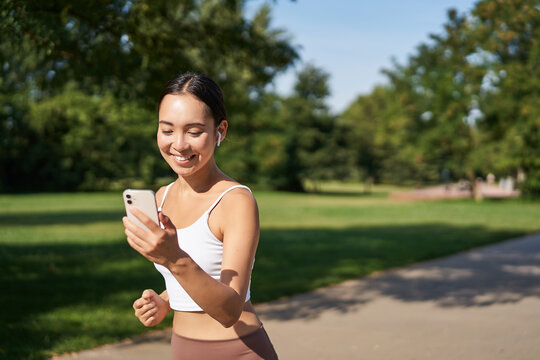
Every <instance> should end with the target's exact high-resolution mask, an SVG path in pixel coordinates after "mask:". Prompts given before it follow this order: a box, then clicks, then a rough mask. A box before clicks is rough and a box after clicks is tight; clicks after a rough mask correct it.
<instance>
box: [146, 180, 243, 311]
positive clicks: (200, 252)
mask: <svg viewBox="0 0 540 360" xmlns="http://www.w3.org/2000/svg"><path fill="white" fill-rule="evenodd" d="M172 184H173V183H170V184H169V185H168V186H167V188H166V189H165V194H163V200H162V201H161V205H160V206H159V208H158V211H161V209H162V208H163V204H164V203H165V197H166V196H167V192H168V191H169V188H170V187H171V185H172ZM236 188H244V189H247V190H248V191H250V192H251V190H250V189H249V188H248V187H247V186H244V185H234V186H231V187H230V188H228V189H227V190H225V191H224V192H223V193H222V194H221V195H220V196H219V197H218V198H217V200H216V201H215V202H214V203H213V204H212V206H210V208H209V209H208V210H206V211H205V212H204V213H203V214H202V216H201V217H200V218H199V219H197V221H195V222H194V223H193V224H191V225H189V226H188V227H185V228H183V229H177V230H176V231H177V237H178V245H179V246H180V248H181V249H182V250H184V251H185V252H186V253H187V254H188V255H189V256H190V257H191V258H192V259H193V261H195V262H196V263H197V265H199V266H200V267H201V269H203V270H204V271H205V272H206V273H207V274H208V275H210V276H211V277H213V278H214V279H216V280H218V281H219V280H220V275H221V261H222V258H223V242H222V241H220V240H219V239H218V238H216V237H215V235H214V234H213V233H212V231H211V230H210V228H209V227H208V217H209V216H210V212H211V211H212V209H214V207H215V206H216V205H217V204H218V203H219V201H220V200H221V199H222V198H223V196H225V194H227V193H228V192H229V191H231V190H233V189H236ZM161 226H162V227H163V225H161ZM154 266H155V267H156V269H157V270H158V271H159V272H160V273H161V275H163V277H164V278H165V286H166V288H167V293H168V294H169V304H170V306H171V309H173V310H177V311H203V309H202V308H201V307H200V306H199V305H198V304H197V303H196V302H195V301H193V299H192V298H191V297H190V296H189V295H188V293H187V292H186V291H185V290H184V288H183V287H182V285H180V283H179V282H178V281H177V280H176V279H175V278H174V276H173V275H172V274H171V272H170V271H169V269H167V268H166V267H164V266H162V265H159V264H156V263H154ZM250 287H251V279H250V280H249V287H248V291H247V294H246V301H248V300H249V299H250V296H251V292H250Z"/></svg>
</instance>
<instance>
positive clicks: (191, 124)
mask: <svg viewBox="0 0 540 360" xmlns="http://www.w3.org/2000/svg"><path fill="white" fill-rule="evenodd" d="M159 123H160V124H165V125H170V126H174V124H173V123H172V122H170V121H166V120H159ZM186 126H202V127H205V126H206V125H205V124H203V123H199V122H192V123H189V124H186Z"/></svg>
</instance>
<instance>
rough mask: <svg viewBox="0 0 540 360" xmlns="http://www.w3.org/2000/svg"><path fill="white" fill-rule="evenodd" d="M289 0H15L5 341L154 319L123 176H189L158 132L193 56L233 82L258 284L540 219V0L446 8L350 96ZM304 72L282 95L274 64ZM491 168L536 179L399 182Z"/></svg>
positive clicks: (405, 256) (344, 274)
mask: <svg viewBox="0 0 540 360" xmlns="http://www.w3.org/2000/svg"><path fill="white" fill-rule="evenodd" d="M255 5H256V6H255ZM294 5H295V2H292V3H291V4H288V6H294ZM277 6H279V3H274V2H268V3H265V2H259V3H257V4H253V3H252V2H249V1H247V2H246V1H210V0H203V1H188V0H176V1H161V0H158V1H129V0H118V1H112V0H102V1H88V2H80V3H79V2H70V1H44V2H34V1H16V0H8V1H4V2H2V5H0V16H1V18H0V21H1V23H0V26H1V30H2V35H3V36H2V39H1V40H0V65H1V66H0V74H1V77H0V79H1V82H0V126H1V130H0V163H1V173H0V192H1V193H3V194H4V195H0V225H1V227H0V235H1V240H0V258H1V259H2V262H3V265H4V266H5V268H4V269H5V271H3V272H2V275H1V277H0V280H1V284H2V287H3V289H5V291H4V294H3V295H2V298H1V302H2V306H3V307H4V308H5V309H11V311H6V312H4V313H3V314H2V315H1V316H2V323H3V324H6V326H3V327H2V329H1V330H0V331H1V333H2V336H1V338H2V340H1V342H0V357H1V356H5V357H6V358H43V357H46V356H50V355H51V354H53V353H61V352H66V351H76V350H80V349H83V348H88V347H92V346H96V345H98V344H102V343H107V342H112V341H117V340H120V339H122V338H125V337H128V336H133V335H134V334H137V333H140V332H142V331H144V330H145V329H144V328H143V327H142V326H140V325H139V324H137V321H136V319H134V318H133V316H132V314H131V311H130V306H131V302H132V300H133V299H134V298H135V297H136V296H137V295H138V294H139V292H140V291H141V290H142V289H144V288H146V287H156V288H159V287H160V286H162V283H161V282H162V281H161V279H160V278H159V277H158V275H159V274H157V275H156V274H155V273H154V271H153V270H152V267H151V264H148V263H147V262H145V261H144V260H143V259H140V257H138V256H136V254H135V253H134V252H132V251H131V250H130V249H129V247H128V246H127V244H126V243H125V239H123V236H122V227H121V223H120V218H121V216H122V213H123V211H122V202H121V198H120V195H119V193H120V191H121V190H123V189H124V188H126V187H149V188H153V189H156V188H157V187H159V186H162V185H164V184H167V183H168V182H169V181H171V180H172V179H173V175H174V174H172V173H171V172H170V169H169V168H168V167H167V165H166V163H165V162H163V161H162V160H161V158H160V155H159V151H158V149H157V147H156V145H155V131H156V121H155V120H156V110H157V104H156V99H158V98H159V95H160V93H161V90H162V88H163V86H164V84H165V83H166V82H167V81H168V80H169V79H170V78H171V76H172V75H174V74H177V73H179V72H182V71H185V70H194V71H201V72H204V73H206V74H208V75H210V76H211V77H213V78H215V79H216V80H217V82H218V83H219V84H220V86H222V88H223V91H224V94H225V100H226V105H227V108H228V115H229V116H228V117H229V121H230V124H231V129H230V132H229V134H228V137H227V139H226V141H225V142H224V144H223V146H222V147H220V148H219V151H217V155H216V156H217V162H218V164H219V166H220V167H221V168H222V169H223V170H224V171H225V172H226V173H228V174H230V175H231V176H232V177H234V178H236V179H237V180H238V181H240V182H242V183H246V184H249V185H250V186H252V188H253V189H254V190H255V195H256V197H257V200H258V202H259V205H260V207H261V216H262V222H261V226H262V232H261V245H260V248H259V252H258V255H257V262H256V268H255V269H256V270H255V273H254V284H255V286H256V288H254V293H255V294H259V295H258V298H257V297H255V299H256V301H259V302H263V301H270V300H274V299H277V298H279V297H282V296H288V295H292V294H294V293H298V292H304V291H309V290H312V289H314V288H317V287H320V286H324V285H328V284H332V283H336V282H339V281H342V280H345V279H348V278H353V277H359V276H363V275H366V274H369V273H372V272H374V271H378V270H384V269H388V268H390V267H395V266H402V265H405V264H410V263H414V262H418V261H422V260H426V259H430V258H434V257H440V256H444V255H447V254H451V253H455V252H457V251H461V250H465V249H468V248H471V247H475V246H480V245H484V244H487V243H491V242H495V241H501V240H504V239H507V238H510V237H513V236H518V235H522V234H525V233H530V232H534V231H538V229H539V225H538V217H539V214H540V204H539V203H538V201H537V200H535V199H536V198H537V197H538V196H539V194H540V157H539V156H538V155H539V152H540V147H539V146H538V144H539V143H540V80H539V79H540V8H539V7H538V5H537V3H536V2H535V1H532V0H529V1H526V0H484V1H479V2H476V3H474V5H473V6H471V8H470V10H467V11H465V12H459V11H457V10H455V9H448V12H447V17H446V20H445V22H444V23H443V24H441V28H440V31H439V32H438V33H434V34H430V35H427V34H426V38H425V40H424V41H423V42H420V43H419V44H418V45H417V46H416V47H415V48H413V49H411V50H410V51H411V52H410V55H409V56H408V57H407V58H406V59H403V60H402V61H401V62H399V61H397V60H396V61H394V62H393V63H390V64H389V65H388V66H387V67H386V68H384V69H382V74H384V76H385V78H386V81H385V82H384V83H382V84H379V85H377V86H376V87H374V88H373V89H371V90H370V91H367V92H364V93H363V94H362V95H358V96H357V97H356V98H355V99H353V101H352V102H351V103H350V104H348V105H346V106H345V107H344V109H343V110H342V111H336V110H335V109H332V108H331V106H330V105H329V98H330V95H331V92H330V87H329V81H330V75H329V73H328V72H327V70H326V69H325V68H323V67H321V66H318V65H317V64H316V63H314V62H310V61H302V59H301V57H300V53H301V49H300V47H299V46H298V44H296V43H295V41H294V36H293V35H294V34H290V33H289V32H288V31H287V29H280V28H276V27H274V26H273V22H272V14H273V9H272V8H273V7H277ZM351 46H354V45H351ZM366 56H369V55H366ZM290 69H294V72H293V73H294V79H293V81H292V91H290V92H289V93H287V94H283V93H282V92H279V91H277V89H276V79H277V77H278V76H279V75H280V74H283V73H286V72H287V71H290ZM359 92H360V89H359ZM488 174H493V175H494V176H495V177H496V178H497V179H501V178H505V179H506V178H508V177H511V178H513V179H514V180H515V184H516V187H518V189H519V190H520V193H521V198H518V199H511V200H506V201H494V200H489V199H485V200H484V201H482V202H475V201H473V200H471V199H461V200H452V201H449V200H441V201H434V202H429V203H410V202H407V203H403V202H395V201H391V200H389V199H388V196H389V194H391V193H392V192H395V191H398V190H399V191H403V190H408V189H411V188H413V187H414V188H417V187H425V186H431V185H437V184H440V183H442V182H448V183H454V182H458V181H461V183H467V184H469V186H470V187H471V190H472V191H475V189H476V184H477V181H476V180H477V179H478V178H484V179H485V178H486V177H487V175H488ZM113 274H114V275H113ZM288 274H294V276H289V275H288ZM284 279H286V281H284ZM28 342H29V343H31V344H32V345H28Z"/></svg>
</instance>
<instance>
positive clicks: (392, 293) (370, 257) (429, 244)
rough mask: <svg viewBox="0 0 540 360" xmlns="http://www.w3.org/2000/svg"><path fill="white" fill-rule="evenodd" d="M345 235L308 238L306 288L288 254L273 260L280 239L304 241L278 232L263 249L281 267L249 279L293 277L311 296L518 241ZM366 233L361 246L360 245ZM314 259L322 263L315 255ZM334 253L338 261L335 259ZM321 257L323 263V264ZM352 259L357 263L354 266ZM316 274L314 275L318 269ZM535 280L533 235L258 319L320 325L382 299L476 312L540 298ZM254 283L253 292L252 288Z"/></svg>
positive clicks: (422, 230)
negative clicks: (332, 313) (323, 318)
mask: <svg viewBox="0 0 540 360" xmlns="http://www.w3.org/2000/svg"><path fill="white" fill-rule="evenodd" d="M348 231H353V229H350V230H348ZM348 231H345V232H343V233H339V234H336V232H334V231H327V230H321V231H318V234H315V233H313V234H311V236H312V238H313V239H315V242H314V243H313V244H311V246H309V245H308V244H305V246H302V245H300V246H298V248H297V249H295V250H296V251H297V252H303V254H304V256H303V259H300V258H298V259H297V260H296V261H298V262H299V263H301V264H302V265H301V267H302V268H301V270H300V273H302V272H303V271H304V270H305V269H306V268H308V267H311V268H313V270H312V271H311V274H312V276H313V277H312V278H311V279H310V280H311V281H302V280H301V278H298V277H297V276H296V274H297V273H298V267H299V266H298V265H292V263H293V262H295V260H293V259H292V258H291V256H290V255H286V254H284V253H283V252H284V251H285V250H284V251H283V252H282V254H281V256H282V257H284V258H285V259H284V260H281V261H279V260H276V259H277V258H279V255H278V254H277V252H280V250H277V248H279V247H280V246H281V247H283V248H284V249H287V246H284V245H283V244H284V243H287V242H288V241H290V240H287V239H285V238H289V239H293V238H295V237H302V236H303V235H305V234H304V233H303V232H301V231H299V232H296V231H291V232H288V233H286V234H282V233H281V231H278V233H279V235H277V236H278V237H279V236H283V235H284V238H283V240H282V242H283V243H282V244H279V243H276V242H275V240H274V241H273V242H272V244H266V246H267V247H272V248H274V247H275V248H276V249H273V250H272V251H275V252H276V254H275V255H274V256H272V257H268V260H270V259H274V260H273V261H275V262H280V264H279V266H273V268H272V269H270V268H268V269H266V265H265V264H262V265H261V264H260V263H259V265H260V266H256V268H255V271H256V272H255V274H254V275H255V276H257V277H258V276H264V275H259V274H260V273H263V274H264V273H266V272H267V271H275V272H277V273H278V274H281V276H283V278H284V279H287V277H286V276H287V275H286V274H287V273H289V276H290V277H292V278H294V279H297V281H296V282H295V283H294V286H297V287H300V288H302V290H305V291H309V290H312V289H313V288H316V286H311V285H312V284H319V283H320V282H323V281H324V279H328V280H330V278H337V277H339V276H340V275H341V277H342V280H345V278H346V277H347V274H348V272H349V271H351V269H352V268H356V269H358V272H359V273H363V274H368V273H369V272H372V271H376V270H383V269H389V268H395V267H399V266H403V265H408V264H411V263H418V262H421V261H424V260H427V259H433V258H437V257H443V256H445V255H448V254H452V253H455V252H457V251H463V250H466V249H470V248H473V247H477V246H481V245H485V244H488V243H491V242H495V241H500V240H505V239H510V238H513V237H516V236H518V235H521V234H519V233H516V232H506V231H496V232H494V231H488V230H486V229H484V228H482V227H466V228H454V227H448V226H445V225H433V226H407V227H391V228H388V229H381V228H367V229H356V230H355V231H353V232H354V234H355V235H353V234H352V233H350V234H349V232H348ZM391 232H394V235H393V236H390V233H391ZM439 232H441V234H439ZM363 233H365V235H366V238H363V237H362V234H363ZM334 235H339V236H340V239H341V241H339V242H335V240H333V239H335V238H333V236H334ZM325 237H326V238H327V239H328V241H327V243H324V242H323V241H322V240H317V239H322V238H325ZM354 237H356V240H354V239H353V238H354ZM368 237H369V239H368ZM465 239H467V240H465ZM322 243H324V244H322ZM353 243H354V244H353ZM362 243H363V245H362ZM370 243H371V244H370ZM319 252H321V255H318V254H315V253H319ZM337 252H342V254H341V255H339V256H335V254H336V253H337ZM324 253H326V254H330V256H328V257H325V255H322V254H324ZM267 255H268V251H267V252H265V256H267ZM323 257H324V258H325V260H324V261H322V262H321V259H322V258H323ZM353 259H357V261H356V264H354V263H355V261H354V260H353ZM264 260H266V257H265V259H264ZM288 262H290V264H289V266H288V265H287V263H288ZM370 264H371V265H370ZM317 267H319V269H315V268H317ZM288 270H289V271H288ZM315 272H317V273H318V277H317V279H315V278H314V275H315V274H314V273H315ZM539 276H540V234H536V235H530V236H527V237H523V238H520V239H518V240H515V241H508V242H504V243H501V244H499V245H498V246H487V247H482V248H478V249H474V250H472V251H470V252H467V253H462V254H457V255H454V256H448V257H444V258H441V259H438V260H432V261H424V262H422V263H420V264H417V265H413V266H409V267H407V268H397V269H394V270H391V271H389V272H385V273H381V274H379V275H374V276H370V277H368V278H363V279H356V280H351V281H347V282H344V283H342V284H340V285H338V286H334V287H329V288H326V289H325V290H324V291H313V292H309V293H304V294H302V295H297V296H292V297H288V298H284V299H281V300H278V301H275V302H272V303H269V304H262V305H261V306H259V307H258V309H257V311H258V312H259V314H260V315H262V316H263V317H265V318H269V319H279V320H291V319H298V318H302V319H310V318H316V317H318V316H319V315H320V313H321V312H323V311H325V310H336V311H339V312H342V313H347V312H349V311H353V310H357V309H358V308H359V307H360V306H362V305H363V304H367V303H369V302H371V301H373V300H375V299H376V298H379V297H381V296H388V297H391V298H394V299H397V300H400V301H405V302H418V301H429V302H434V303H435V304H436V305H438V306H441V307H471V306H479V307H481V306H490V305H493V304H506V303H516V302H519V301H520V300H522V299H523V298H525V297H529V296H534V297H540V287H538V280H539ZM278 277H279V276H275V277H274V278H273V279H272V280H273V281H276V282H279V279H278ZM254 283H255V284H258V283H257V281H254ZM291 285H293V283H292V281H291V280H290V279H287V280H285V281H284V282H283V283H282V285H275V286H274V287H275V288H277V287H281V290H279V291H277V289H275V290H276V291H277V292H281V293H288V292H290V293H292V292H293V289H292V288H291V287H290V286H291ZM308 288H311V289H308ZM254 294H255V297H256V296H257V292H256V291H254Z"/></svg>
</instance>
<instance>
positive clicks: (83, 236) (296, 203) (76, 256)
mask: <svg viewBox="0 0 540 360" xmlns="http://www.w3.org/2000/svg"><path fill="white" fill-rule="evenodd" d="M318 188H319V189H322V190H324V191H325V192H324V193H321V194H291V193H278V192H264V191H260V192H256V193H255V195H256V197H257V200H258V202H259V207H260V213H261V227H262V232H261V242H260V245H259V250H258V253H257V257H256V262H255V269H254V274H253V285H252V297H253V300H254V302H264V301H270V300H274V299H277V298H279V297H282V296H287V295H292V294H296V293H301V292H305V291H309V290H312V289H315V288H317V287H320V286H324V285H329V284H332V283H336V282H339V281H343V280H345V279H349V278H354V277H360V276H364V275H366V274H369V273H372V272H374V271H379V270H384V269H388V268H392V267H396V266H401V265H405V264H410V263H415V262H418V261H423V260H427V259H431V258H435V257H441V256H445V255H448V254H452V253H455V252H458V251H462V250H465V249H469V248H472V247H477V246H481V245H485V244H488V243H493V242H497V241H501V240H504V239H508V238H512V237H516V236H520V235H523V234H526V233H531V232H535V231H539V230H540V224H539V222H538V219H539V218H540V203H534V202H525V201H520V200H510V201H484V202H481V203H475V202H473V201H470V200H454V201H431V202H391V201H389V200H387V192H388V191H390V190H392V188H388V187H387V188H383V187H375V188H374V189H373V191H372V192H370V193H366V192H365V190H366V189H364V187H363V186H361V185H357V184H346V185H338V184H335V183H334V184H324V186H319V187H318ZM123 214H124V211H123V204H122V200H121V196H120V194H119V193H118V194H117V193H93V194H33V195H0V261H1V264H2V271H1V272H0V286H1V288H2V296H1V297H0V306H1V308H2V312H0V324H2V326H0V358H8V359H43V358H46V357H48V356H50V355H52V354H53V353H62V352H70V351H78V350H81V349H85V348H90V347H94V346H97V345H100V344H103V343H109V342H114V341H117V340H120V339H122V338H126V337H131V336H134V335H136V334H139V333H141V332H144V331H146V330H147V329H146V328H145V327H143V326H142V325H140V324H139V323H138V320H137V319H136V318H135V317H134V316H133V314H132V309H131V303H132V301H133V300H134V299H135V298H137V297H138V296H139V294H140V293H141V292H142V290H144V289H145V288H155V289H156V290H161V289H162V288H163V280H162V278H161V276H160V275H159V274H158V273H157V271H155V269H154V268H153V265H152V264H150V263H148V262H147V261H146V260H144V259H143V258H142V257H141V256H139V255H138V254H137V253H135V252H134V251H133V250H132V249H131V248H130V247H129V246H128V245H127V243H126V242H125V238H124V236H123V227H122V224H121V221H120V219H121V217H122V216H123ZM167 325H170V316H169V318H168V319H167V320H166V321H165V322H164V323H163V324H162V325H160V326H161V327H163V326H167Z"/></svg>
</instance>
